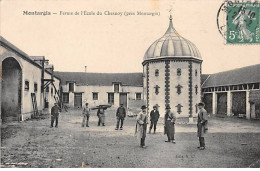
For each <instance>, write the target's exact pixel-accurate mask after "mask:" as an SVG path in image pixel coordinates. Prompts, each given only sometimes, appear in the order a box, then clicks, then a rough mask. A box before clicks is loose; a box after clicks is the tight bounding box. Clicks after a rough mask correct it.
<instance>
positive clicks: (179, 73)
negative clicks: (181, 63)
mask: <svg viewBox="0 0 260 171" xmlns="http://www.w3.org/2000/svg"><path fill="white" fill-rule="evenodd" d="M177 75H178V76H181V69H180V68H178V69H177Z"/></svg>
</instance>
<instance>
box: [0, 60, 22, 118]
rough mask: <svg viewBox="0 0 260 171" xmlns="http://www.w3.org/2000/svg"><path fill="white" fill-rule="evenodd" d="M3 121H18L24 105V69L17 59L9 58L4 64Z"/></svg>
mask: <svg viewBox="0 0 260 171" xmlns="http://www.w3.org/2000/svg"><path fill="white" fill-rule="evenodd" d="M1 94H2V95H1V113H2V115H1V119H2V121H6V120H7V118H13V119H12V120H17V119H18V116H19V115H20V114H21V105H22V69H21V67H20V65H19V63H18V62H17V60H16V59H14V58H12V57H8V58H6V59H4V60H3V62H2V93H1Z"/></svg>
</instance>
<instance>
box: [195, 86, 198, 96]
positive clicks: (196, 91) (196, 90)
mask: <svg viewBox="0 0 260 171" xmlns="http://www.w3.org/2000/svg"><path fill="white" fill-rule="evenodd" d="M195 93H196V94H198V85H196V86H195Z"/></svg>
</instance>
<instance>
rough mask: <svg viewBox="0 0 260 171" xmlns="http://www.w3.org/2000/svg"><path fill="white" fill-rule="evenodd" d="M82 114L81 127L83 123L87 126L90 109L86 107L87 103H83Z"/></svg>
mask: <svg viewBox="0 0 260 171" xmlns="http://www.w3.org/2000/svg"><path fill="white" fill-rule="evenodd" d="M82 114H83V120H82V127H84V126H85V125H86V127H89V126H88V121H89V115H90V110H89V108H88V103H86V104H85V105H84V107H83V111H82Z"/></svg>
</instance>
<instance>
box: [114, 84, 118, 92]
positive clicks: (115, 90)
mask: <svg viewBox="0 0 260 171" xmlns="http://www.w3.org/2000/svg"><path fill="white" fill-rule="evenodd" d="M114 92H115V93H118V92H119V84H114Z"/></svg>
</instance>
